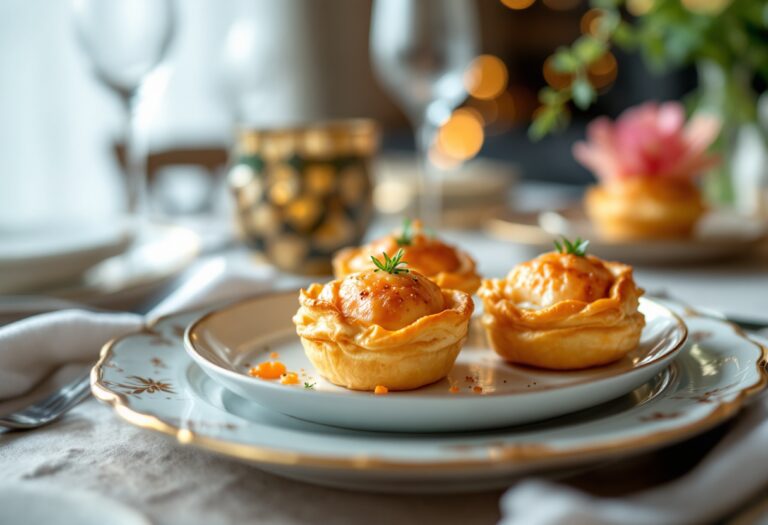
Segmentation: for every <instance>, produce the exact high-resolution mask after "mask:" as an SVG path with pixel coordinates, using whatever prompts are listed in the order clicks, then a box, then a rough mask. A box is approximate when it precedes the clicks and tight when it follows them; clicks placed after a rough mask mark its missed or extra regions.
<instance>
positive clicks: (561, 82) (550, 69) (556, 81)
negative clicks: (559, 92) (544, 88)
mask: <svg viewBox="0 0 768 525" xmlns="http://www.w3.org/2000/svg"><path fill="white" fill-rule="evenodd" d="M554 61H555V59H554V57H552V56H550V57H549V58H547V59H546V60H545V61H544V65H543V66H542V73H543V74H544V80H546V81H547V84H549V85H550V86H552V87H553V88H555V89H565V88H567V87H568V86H570V85H571V82H573V75H570V74H568V73H561V72H559V71H557V70H556V69H555V67H554Z"/></svg>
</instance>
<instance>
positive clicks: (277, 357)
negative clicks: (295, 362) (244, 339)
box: [269, 352, 280, 359]
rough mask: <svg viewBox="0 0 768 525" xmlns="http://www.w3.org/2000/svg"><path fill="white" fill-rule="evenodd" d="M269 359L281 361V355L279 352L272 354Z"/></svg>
mask: <svg viewBox="0 0 768 525" xmlns="http://www.w3.org/2000/svg"><path fill="white" fill-rule="evenodd" d="M269 357H270V358H272V359H280V354H278V353H277V352H272V353H271V354H269Z"/></svg>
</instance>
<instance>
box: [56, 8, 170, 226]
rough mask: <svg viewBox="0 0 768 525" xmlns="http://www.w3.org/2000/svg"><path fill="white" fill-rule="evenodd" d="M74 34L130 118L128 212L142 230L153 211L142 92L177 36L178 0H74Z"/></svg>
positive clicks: (126, 157) (127, 123)
mask: <svg viewBox="0 0 768 525" xmlns="http://www.w3.org/2000/svg"><path fill="white" fill-rule="evenodd" d="M71 5H72V15H73V19H74V26H75V31H76V34H77V37H78V40H79V42H80V44H81V47H82V48H83V50H84V51H85V53H86V55H88V57H89V58H90V60H91V63H92V65H93V68H94V70H95V73H96V75H97V76H98V78H99V79H100V80H101V81H102V82H103V83H104V84H106V85H107V86H108V87H110V88H111V89H112V90H113V91H114V92H115V93H116V94H117V95H118V96H119V97H120V100H121V102H122V103H123V106H124V107H125V111H126V114H127V118H126V131H125V166H126V175H127V189H128V205H127V208H128V214H129V216H130V217H131V218H132V219H133V220H134V221H135V222H136V224H135V226H136V227H139V228H140V226H141V224H142V223H143V221H144V220H145V218H146V214H147V213H148V209H147V208H148V204H147V174H146V159H147V154H148V148H147V144H146V140H145V134H142V133H140V132H139V130H138V127H139V124H138V118H137V111H136V110H137V106H138V98H139V88H140V87H141V85H142V82H143V81H144V80H145V79H146V78H147V75H148V74H149V73H150V72H151V71H152V70H153V69H155V67H156V66H157V65H158V64H159V63H160V61H161V60H162V58H163V56H164V55H165V53H166V51H167V49H168V47H169V44H170V42H171V39H172V35H173V25H174V8H173V0H107V1H104V0H72V4H71Z"/></svg>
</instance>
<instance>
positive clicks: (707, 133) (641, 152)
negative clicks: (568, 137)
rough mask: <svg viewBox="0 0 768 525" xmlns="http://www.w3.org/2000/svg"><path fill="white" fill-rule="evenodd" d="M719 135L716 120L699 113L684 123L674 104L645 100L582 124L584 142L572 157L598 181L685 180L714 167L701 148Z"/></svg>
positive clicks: (714, 159) (679, 108) (713, 160)
mask: <svg viewBox="0 0 768 525" xmlns="http://www.w3.org/2000/svg"><path fill="white" fill-rule="evenodd" d="M719 133H720V120H719V119H718V118H716V117H714V116H712V115H705V114H700V115H696V116H694V117H693V118H692V119H690V120H689V121H688V123H687V124H686V122H685V112H684V111H683V106H682V104H680V103H679V102H664V103H662V104H658V103H656V102H646V103H645V104H642V105H640V106H636V107H633V108H630V109H628V110H626V111H624V113H622V114H621V115H620V116H619V118H618V119H617V120H616V121H615V122H612V121H611V120H609V119H608V118H606V117H600V118H597V119H595V120H594V121H592V122H591V123H590V124H589V126H587V139H588V140H587V142H577V143H576V144H575V145H574V147H573V155H574V157H576V160H578V161H579V162H580V163H581V164H582V165H583V166H585V167H586V168H588V169H590V170H592V172H593V173H594V174H595V176H596V177H597V178H598V179H601V180H603V181H610V180H615V179H625V178H630V177H660V178H665V179H685V180H690V179H692V178H694V177H696V176H697V175H699V174H700V173H702V172H703V171H704V170H706V169H708V168H711V167H713V166H715V165H716V164H717V162H718V158H717V157H716V156H714V155H710V154H708V153H707V148H708V147H709V146H710V145H711V144H712V142H713V141H714V140H715V139H716V138H717V135H718V134H719Z"/></svg>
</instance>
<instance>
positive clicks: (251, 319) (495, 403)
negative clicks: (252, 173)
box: [185, 292, 686, 432]
mask: <svg viewBox="0 0 768 525" xmlns="http://www.w3.org/2000/svg"><path fill="white" fill-rule="evenodd" d="M297 297H298V292H283V293H280V294H271V295H263V296H260V297H255V298H253V299H251V300H249V301H243V302H239V303H237V304H234V305H231V306H228V307H225V308H222V309H220V310H217V311H214V312H212V313H210V314H208V315H206V316H203V317H202V318H201V319H200V320H198V321H196V322H194V323H193V324H192V325H190V327H189V329H188V331H187V335H186V339H185V345H186V349H187V352H188V353H189V355H190V357H191V358H192V359H193V360H194V361H195V362H196V363H197V364H198V366H200V368H201V369H202V370H203V371H204V372H205V373H206V374H207V375H208V376H210V377H211V378H212V379H213V380H214V381H216V382H218V383H220V384H221V385H222V386H224V387H225V388H227V389H229V390H232V391H233V392H235V393H237V394H238V395H240V396H242V397H243V398H245V399H248V400H251V401H254V402H256V403H259V404H261V405H263V406H264V407H266V408H270V409H272V410H277V411H278V412H281V413H283V414H286V415H289V416H293V417H297V418H300V419H304V420H306V421H312V422H314V423H320V424H325V425H334V426H341V427H345V428H354V429H358V430H375V431H385V432H456V431H467V430H478V429H483V428H499V427H506V426H510V425H519V424H522V423H530V422H533V421H541V420H544V419H548V418H551V417H555V416H561V415H563V414H567V413H570V412H575V411H577V410H582V409H585V408H588V407H591V406H595V405H598V404H600V403H605V402H606V401H610V400H611V399H615V398H617V397H620V396H622V395H624V394H627V393H628V392H631V391H632V390H634V389H635V388H637V387H639V386H640V385H642V384H643V383H645V382H647V381H649V380H650V379H651V378H652V377H654V376H655V375H656V374H658V373H659V372H661V370H663V369H664V368H665V367H666V366H668V365H669V363H670V362H671V361H672V359H674V357H675V355H676V354H677V352H678V351H679V350H680V349H681V348H682V346H683V343H684V342H685V338H686V328H685V325H684V324H683V322H682V320H681V319H680V318H679V317H677V316H676V315H674V314H673V313H672V312H671V311H669V310H668V309H667V308H665V307H663V306H661V305H660V304H658V303H655V302H653V301H651V300H648V299H641V302H640V311H641V312H642V313H643V314H644V315H645V319H646V325H645V327H644V328H643V332H642V336H641V339H640V344H639V345H638V347H637V348H636V349H635V350H634V351H632V352H630V353H629V354H628V355H627V356H626V357H625V358H624V359H622V360H620V361H618V362H616V363H613V364H611V365H607V366H601V367H595V368H590V369H586V370H578V371H546V370H541V369H535V368H530V367H521V366H515V365H511V364H509V363H506V362H505V361H504V360H502V359H501V358H500V357H498V356H497V355H496V353H495V352H494V351H493V350H492V349H491V347H490V345H489V343H488V341H487V339H486V337H485V332H484V331H483V328H482V326H481V325H480V316H479V315H475V316H474V317H473V319H472V323H471V325H470V331H469V337H468V340H467V342H466V344H465V345H464V346H463V348H462V351H461V353H460V354H459V357H458V359H457V360H456V363H455V365H454V367H453V369H452V370H451V371H450V372H449V374H448V376H447V377H446V378H445V379H443V380H441V381H438V382H436V383H433V384H431V385H427V386H425V387H422V388H419V389H416V390H409V391H403V392H390V393H389V394H388V395H387V396H386V398H385V397H383V396H376V395H374V394H373V393H371V392H360V391H354V390H348V389H346V388H342V387H338V386H335V385H333V384H331V383H329V382H328V381H326V380H324V379H323V378H322V377H321V376H319V375H318V374H317V373H316V372H315V371H314V369H313V368H312V364H311V363H310V362H309V360H308V359H307V357H306V355H305V353H304V349H303V348H302V345H301V341H300V340H299V338H298V336H297V335H296V330H295V327H294V325H293V323H292V322H291V317H292V316H293V314H294V313H295V312H296V309H297V306H298V299H297ZM274 359H279V360H280V362H282V363H283V364H284V365H285V366H286V367H287V369H288V370H289V371H292V372H294V373H296V374H297V375H298V376H299V382H298V383H297V384H292V385H283V384H281V382H280V381H265V380H263V379H258V378H254V377H251V376H250V375H249V374H248V371H249V369H250V368H251V367H252V366H254V365H256V364H257V363H262V362H266V361H271V360H274Z"/></svg>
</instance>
